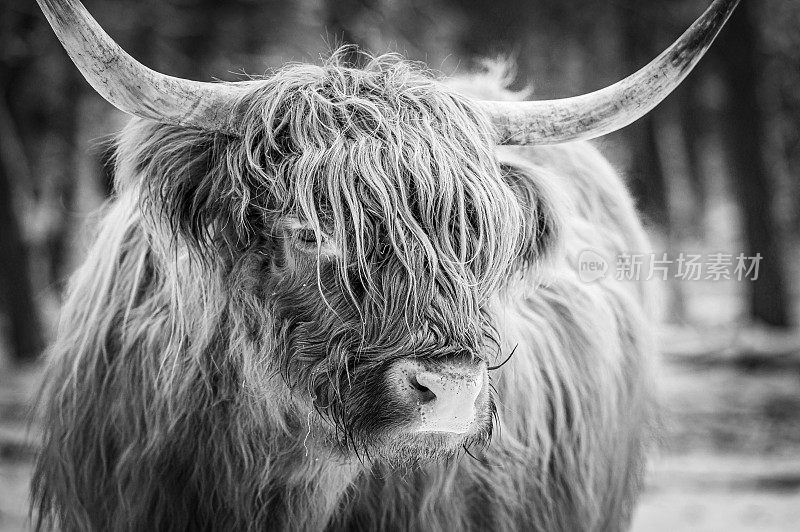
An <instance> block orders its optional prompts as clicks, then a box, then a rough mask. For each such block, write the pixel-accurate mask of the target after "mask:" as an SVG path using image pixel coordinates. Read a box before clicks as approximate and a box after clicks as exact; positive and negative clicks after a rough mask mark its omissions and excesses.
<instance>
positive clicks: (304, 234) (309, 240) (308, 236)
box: [295, 229, 317, 246]
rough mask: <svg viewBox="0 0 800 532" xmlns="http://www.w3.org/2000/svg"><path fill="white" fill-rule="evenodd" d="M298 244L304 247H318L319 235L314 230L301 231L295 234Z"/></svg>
mask: <svg viewBox="0 0 800 532" xmlns="http://www.w3.org/2000/svg"><path fill="white" fill-rule="evenodd" d="M295 238H296V239H297V243H298V244H300V245H302V246H316V245H317V233H316V232H314V230H313V229H300V230H298V231H297V232H296V233H295Z"/></svg>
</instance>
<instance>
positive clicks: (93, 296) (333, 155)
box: [32, 55, 652, 531]
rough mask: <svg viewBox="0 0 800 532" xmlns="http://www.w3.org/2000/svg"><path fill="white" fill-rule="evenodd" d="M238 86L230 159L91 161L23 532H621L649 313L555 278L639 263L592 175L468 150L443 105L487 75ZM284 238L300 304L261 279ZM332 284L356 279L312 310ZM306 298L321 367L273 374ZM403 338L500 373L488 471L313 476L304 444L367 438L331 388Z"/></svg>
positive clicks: (483, 456) (140, 130) (212, 138)
mask: <svg viewBox="0 0 800 532" xmlns="http://www.w3.org/2000/svg"><path fill="white" fill-rule="evenodd" d="M245 83H246V84H247V85H248V86H249V87H250V88H251V90H250V91H249V92H248V95H247V96H245V97H244V98H243V99H242V101H241V109H242V112H243V115H242V116H243V117H244V118H243V120H244V124H245V134H244V136H243V138H241V139H233V138H228V137H225V136H223V135H220V134H212V133H206V132H201V131H194V130H187V129H181V128H177V127H172V126H165V125H156V124H153V123H150V122H145V121H138V120H137V121H134V122H133V123H132V124H131V125H130V126H128V128H126V130H125V131H123V132H122V133H121V135H120V137H119V140H118V148H117V161H116V190H117V197H116V198H115V199H114V201H113V202H112V203H111V204H110V205H109V207H108V211H107V214H106V215H105V218H104V220H103V221H102V223H101V224H100V231H99V234H98V237H97V239H96V241H95V244H94V246H93V247H92V249H91V251H90V253H89V256H88V257H87V259H86V262H85V263H84V265H83V266H82V267H81V268H80V269H79V271H78V272H77V273H76V274H75V276H74V277H73V278H72V280H71V282H70V287H69V296H68V299H67V301H66V303H65V306H64V311H63V317H62V323H61V326H60V332H59V335H58V339H57V341H56V343H55V344H54V345H53V347H52V349H51V353H50V357H51V364H50V368H49V374H48V379H47V382H48V383H49V384H48V386H49V387H48V389H47V390H46V391H45V392H44V394H43V397H44V399H43V401H44V403H43V409H44V426H45V435H44V441H43V445H42V449H41V452H40V455H39V457H38V460H37V464H36V469H35V472H34V478H33V483H32V507H33V514H32V515H33V517H34V520H35V525H36V528H37V529H49V528H51V527H57V528H60V529H64V530H141V529H157V530H162V529H163V530H172V529H175V530H178V529H180V530H186V529H213V530H263V529H276V530H280V529H296V530H321V529H325V528H327V529H341V530H352V529H354V528H357V529H381V530H409V529H417V530H419V529H424V530H442V531H444V530H452V529H463V530H481V529H492V530H520V529H526V530H541V531H553V530H618V529H622V528H624V527H625V526H626V523H627V522H628V520H629V517H630V511H631V507H632V504H633V502H634V500H635V495H636V493H637V491H638V485H639V482H640V480H641V475H642V469H643V463H644V452H645V449H646V446H647V442H648V441H649V438H650V432H651V428H652V427H651V423H650V420H651V418H652V401H651V397H650V392H649V390H650V383H649V381H648V375H649V369H648V367H647V366H648V361H649V359H650V353H651V350H652V346H651V345H650V342H651V340H650V323H649V321H648V309H647V298H648V294H647V293H648V290H649V289H648V288H647V287H646V286H643V285H640V284H635V283H625V282H620V281H616V280H614V279H608V280H606V281H603V282H600V283H596V284H585V283H581V282H580V281H579V280H578V278H577V269H576V267H575V265H576V262H577V256H578V254H579V253H580V251H582V250H583V249H586V248H592V249H595V250H599V251H601V252H603V253H608V254H609V255H613V254H616V253H618V252H621V251H625V252H629V253H630V252H633V251H637V250H641V251H645V250H646V249H647V247H646V246H647V245H646V240H645V238H644V236H643V234H642V232H641V227H640V225H639V222H638V220H637V217H636V214H635V211H634V209H633V206H632V204H631V202H630V199H629V197H628V195H627V192H626V191H625V190H624V187H623V186H622V185H621V183H620V181H619V179H618V177H617V176H616V174H615V173H614V171H613V170H612V169H611V168H610V166H609V165H608V163H607V162H606V161H605V160H604V159H603V158H602V157H601V156H600V155H599V154H598V153H597V152H596V151H595V150H594V149H593V148H592V147H590V146H588V145H584V144H576V145H569V146H563V147H552V148H501V149H497V150H495V147H494V146H493V145H492V138H493V131H492V128H491V125H490V124H489V122H488V121H487V119H486V117H485V116H483V115H482V114H481V113H480V112H479V111H478V110H476V108H475V107H474V106H473V105H472V104H471V103H470V100H469V99H468V98H467V97H464V96H461V95H459V94H458V92H457V90H456V88H460V90H461V91H462V92H463V91H464V90H468V89H465V88H467V87H478V88H479V91H480V94H477V93H474V92H473V93H472V94H471V96H473V97H492V95H493V97H494V98H495V99H514V98H516V97H517V96H515V95H513V93H510V92H508V91H505V89H503V83H502V75H501V71H500V70H499V69H495V70H493V71H492V72H489V73H488V74H486V75H484V76H482V77H480V76H479V77H473V78H470V79H469V80H468V81H452V82H451V84H452V86H453V87H456V88H449V87H448V86H446V85H444V84H443V83H442V82H440V81H438V80H436V79H435V77H433V76H432V75H431V74H429V73H427V72H424V71H422V70H421V69H420V67H418V66H416V65H413V64H411V63H408V62H406V61H403V60H401V59H399V58H397V57H395V56H381V57H378V58H374V59H372V60H371V61H370V62H369V64H368V65H367V66H366V67H365V68H363V69H351V68H346V67H344V66H342V64H341V63H340V60H339V58H338V57H337V56H336V55H334V57H333V58H332V59H331V60H330V61H328V62H327V63H325V64H324V65H322V66H311V65H288V66H286V67H284V68H282V69H280V70H278V71H276V72H275V73H273V75H272V76H270V77H268V78H265V79H256V80H252V81H249V82H245ZM476 90H478V89H476ZM297 227H302V228H308V229H310V230H312V231H313V232H314V234H315V235H316V242H317V244H316V248H317V249H316V254H315V257H313V258H314V259H315V260H313V265H312V266H311V267H312V268H314V269H315V277H316V284H317V286H315V287H306V285H305V284H303V285H302V286H301V285H300V284H299V283H300V281H298V280H296V279H293V278H287V279H283V278H281V279H271V278H269V275H268V272H269V271H271V270H269V268H274V267H276V266H275V265H274V261H275V260H276V259H275V257H277V256H280V255H281V253H280V252H279V250H278V249H277V248H276V247H275V246H283V245H289V244H291V238H290V236H287V235H291V234H293V233H292V231H295V230H296V228H297ZM376 257H378V258H380V257H383V259H381V260H386V261H388V262H387V263H386V264H390V266H387V267H386V268H388V269H389V270H391V273H392V276H393V279H406V280H407V281H403V282H398V281H396V280H387V279H384V278H379V277H377V276H376V272H378V271H382V270H379V269H378V268H377V267H376V264H377V263H376V260H378V259H377V258H376ZM333 261H336V262H339V263H340V264H346V265H350V266H351V269H352V271H354V272H356V274H355V275H348V274H347V273H346V271H347V270H346V269H345V268H340V269H339V270H338V272H339V273H336V274H333V277H334V278H335V290H332V289H331V283H332V282H333V278H331V274H330V271H334V270H332V269H331V268H330V266H329V264H330V263H331V262H333ZM310 262H311V261H309V263H310ZM290 266H292V267H294V268H301V267H303V264H299V263H298V264H291V265H290ZM265 276H266V280H265ZM292 283H296V284H292ZM311 289H313V290H314V291H315V292H316V293H317V294H318V296H317V298H318V299H320V300H321V301H320V302H319V304H318V305H317V307H319V308H318V309H317V310H316V311H315V312H317V314H316V315H319V316H327V318H326V319H328V320H330V321H331V324H326V323H322V324H317V325H318V327H319V328H321V329H322V330H323V332H322V333H319V335H320V339H319V342H318V343H320V344H321V345H319V346H316V345H311V342H310V340H308V342H309V345H308V346H307V349H309V350H311V349H312V348H313V349H319V350H320V351H322V352H325V353H331V354H330V356H329V357H327V359H320V358H315V359H312V358H309V359H308V360H306V359H304V358H303V357H302V356H300V355H299V354H298V353H297V352H290V351H287V345H288V344H292V343H297V341H298V340H297V338H298V337H301V336H302V334H301V333H303V334H306V335H307V336H308V337H309V338H310V337H311V334H312V333H311V332H308V329H307V328H305V329H304V327H306V325H304V324H302V323H301V324H297V325H296V327H295V328H294V329H292V328H289V327H287V326H286V325H285V324H283V323H284V321H285V320H286V319H287V318H285V317H284V316H283V315H282V314H281V310H280V309H281V308H283V307H282V305H283V303H281V301H284V300H287V301H288V300H289V299H291V298H292V297H296V296H293V295H292V294H293V292H302V291H303V290H311ZM337 291H338V292H340V293H343V294H346V299H347V301H346V302H343V301H337V300H336V296H335V294H336V293H337ZM302 293H303V294H306V293H309V294H310V293H312V292H310V291H309V292H302ZM319 294H321V295H322V297H321V298H320V297H319ZM292 301H294V300H292ZM299 304H300V303H297V302H293V303H292V305H299ZM350 307H353V308H355V309H356V314H354V315H352V316H350V315H345V314H344V313H345V312H346V309H347V308H350ZM288 308H292V307H291V305H290V307H288ZM432 308H433V309H434V311H432V310H431V309H432ZM431 312H434V315H431ZM337 313H338V314H337ZM334 321H335V322H336V324H333V322H334ZM342 322H344V323H347V324H349V325H348V327H346V328H344V327H343V326H342V325H341V323H342ZM428 322H432V323H436V326H437V327H439V329H440V330H436V331H433V332H431V334H433V335H434V336H439V337H448V338H458V339H459V342H461V343H463V344H465V345H466V344H470V342H472V343H473V344H475V345H474V346H473V347H475V348H476V349H477V348H478V347H479V346H478V345H477V344H478V343H479V342H484V343H485V342H488V343H492V342H495V343H496V344H497V346H496V347H497V351H498V360H497V361H496V362H499V361H501V360H502V359H503V358H505V357H503V356H502V353H509V352H511V351H512V350H513V349H516V351H515V354H514V356H513V357H512V358H511V359H510V360H509V361H508V363H507V364H505V365H504V366H503V367H502V368H501V369H500V370H498V371H496V372H492V378H493V383H492V384H493V387H494V388H495V389H496V394H495V397H494V400H495V403H496V408H497V416H498V419H499V423H496V425H497V426H496V427H495V431H498V430H499V433H496V434H495V435H494V438H493V440H492V443H491V445H490V446H488V447H485V448H481V447H480V446H474V447H472V448H470V449H468V452H470V453H471V454H473V455H474V456H475V458H474V459H473V458H470V457H469V456H464V455H458V456H455V457H452V458H450V459H448V460H444V461H439V462H436V463H430V464H427V465H421V466H418V467H415V468H411V469H408V470H405V469H402V468H397V467H390V466H389V465H388V464H387V462H385V461H382V460H380V459H377V458H379V457H374V456H372V457H371V456H369V452H370V450H369V447H368V446H365V447H363V448H362V449H361V450H362V452H364V453H366V454H364V455H363V456H361V461H359V460H356V459H354V458H353V456H351V455H348V454H346V453H339V452H337V451H334V450H332V449H336V446H335V445H333V444H332V442H331V441H330V440H328V439H326V438H328V436H325V435H326V434H329V428H326V427H329V425H330V424H331V423H333V424H335V425H336V426H337V431H338V432H337V435H336V438H344V436H345V435H346V434H341V433H350V439H351V440H356V441H357V440H358V437H359V436H358V435H359V434H360V433H361V432H359V431H360V430H361V431H362V432H363V431H364V430H366V428H363V429H358V430H356V429H353V426H354V425H357V424H358V423H359V422H360V423H362V424H365V423H367V421H369V420H372V421H375V420H376V419H378V417H379V415H388V414H391V409H389V410H388V412H380V411H377V410H375V411H372V410H365V411H361V412H360V414H359V413H358V410H357V409H355V410H356V411H355V412H354V408H355V407H354V406H353V404H354V403H359V402H360V403H364V402H369V400H370V397H368V396H367V397H361V396H358V395H353V394H355V392H354V391H353V390H354V389H355V388H353V386H352V384H353V383H355V385H356V387H357V386H358V383H365V382H368V381H369V379H374V377H370V375H373V374H375V372H376V371H377V369H378V368H380V367H382V366H381V364H385V363H386V362H387V360H391V357H392V356H398V354H397V353H401V352H402V349H404V348H407V347H408V344H407V342H408V340H407V338H406V337H408V336H411V334H409V332H410V331H417V330H419V328H420V327H421V325H422V324H425V323H428ZM353 324H357V325H353ZM354 329H355V330H354ZM298 331H300V332H298ZM304 331H306V332H304ZM332 331H334V332H332ZM347 335H349V336H348V337H350V338H355V337H359V338H361V341H360V342H361V344H360V345H355V346H354V345H350V344H347V345H344V346H339V345H338V344H337V342H339V341H340V339H341V337H343V336H347ZM404 342H406V343H404ZM371 346H373V347H374V346H390V347H391V349H389V348H386V349H384V350H383V351H384V352H383V353H382V354H377V353H371V352H370V350H369V348H370V347H371ZM393 350H394V351H393ZM345 352H347V353H352V352H356V353H360V354H359V356H358V357H355V358H354V357H353V356H352V355H345V354H341V353H345ZM336 353H340V354H339V355H335V354H336ZM387 353H388V354H387ZM406 354H407V353H406ZM298 368H301V369H298ZM290 381H295V382H294V383H293V382H290ZM337 405H338V406H337ZM367 407H372V405H367V406H365V407H364V408H367ZM375 408H377V407H375ZM384 410H386V409H384ZM359 416H360V417H359ZM478 443H481V442H478ZM483 443H485V441H484V442H483Z"/></svg>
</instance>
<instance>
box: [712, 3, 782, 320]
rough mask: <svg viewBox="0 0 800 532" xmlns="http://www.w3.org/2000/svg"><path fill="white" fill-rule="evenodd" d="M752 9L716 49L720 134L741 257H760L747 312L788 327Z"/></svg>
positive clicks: (746, 7) (747, 6) (744, 7)
mask: <svg viewBox="0 0 800 532" xmlns="http://www.w3.org/2000/svg"><path fill="white" fill-rule="evenodd" d="M755 8H756V3H754V2H753V1H752V0H749V1H745V2H742V3H741V4H740V5H739V9H738V10H737V11H736V12H735V13H734V14H733V16H732V17H731V20H730V21H729V22H728V25H727V27H726V28H725V29H724V30H723V34H722V36H721V38H720V40H719V42H718V43H717V46H716V52H717V57H718V59H719V61H720V65H721V68H722V75H723V77H724V78H725V81H726V85H727V90H728V102H727V104H728V109H727V112H726V113H725V120H726V122H727V123H726V127H725V128H724V130H725V133H724V137H725V139H724V140H725V142H726V144H727V155H728V158H729V164H730V171H731V174H732V176H731V177H732V179H733V182H734V190H735V192H736V197H737V199H738V201H739V205H740V207H741V211H742V217H743V223H744V228H743V229H744V239H745V250H744V252H745V254H746V255H748V256H755V255H756V253H760V254H761V256H762V257H763V259H762V260H761V262H760V268H759V276H758V279H757V280H756V281H754V282H753V283H752V284H751V285H750V289H751V290H750V296H749V312H750V315H751V316H752V317H753V318H756V319H758V320H761V321H763V322H765V323H767V324H769V325H774V326H779V327H787V326H789V325H790V311H789V298H788V297H787V292H786V288H787V284H786V277H785V271H784V254H783V249H782V247H781V239H780V235H779V231H778V227H777V226H776V223H775V221H774V219H773V201H772V191H773V186H772V181H771V179H770V176H769V165H768V162H767V160H766V153H765V149H766V148H765V143H766V136H765V131H766V129H765V128H766V124H765V117H764V115H763V111H762V107H761V105H760V103H759V87H758V85H759V80H760V79H761V76H762V70H761V64H762V59H761V57H760V55H759V50H760V42H759V36H758V31H757V27H756V21H755Z"/></svg>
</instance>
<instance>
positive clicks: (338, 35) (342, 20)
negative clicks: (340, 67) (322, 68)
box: [324, 0, 370, 65]
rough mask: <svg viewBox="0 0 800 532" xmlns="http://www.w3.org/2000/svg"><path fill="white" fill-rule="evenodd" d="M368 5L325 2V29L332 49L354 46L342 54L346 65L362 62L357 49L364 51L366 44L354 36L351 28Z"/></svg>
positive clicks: (365, 0) (352, 0) (364, 0)
mask: <svg viewBox="0 0 800 532" xmlns="http://www.w3.org/2000/svg"><path fill="white" fill-rule="evenodd" d="M369 3H370V0H344V1H334V0H325V14H324V17H325V28H326V29H327V31H328V33H329V34H330V39H331V41H332V42H331V45H332V47H333V48H334V49H335V48H337V47H338V46H340V45H354V46H355V48H352V49H349V50H347V51H346V52H345V54H344V59H345V61H346V62H347V64H351V65H359V64H360V62H361V61H362V60H363V58H360V57H359V54H358V49H361V50H365V49H366V46H365V44H366V43H364V42H363V40H362V39H361V37H360V36H359V35H356V33H355V32H354V31H353V26H354V21H357V20H358V18H359V16H360V14H361V12H362V11H364V10H365V9H369V8H370V5H369Z"/></svg>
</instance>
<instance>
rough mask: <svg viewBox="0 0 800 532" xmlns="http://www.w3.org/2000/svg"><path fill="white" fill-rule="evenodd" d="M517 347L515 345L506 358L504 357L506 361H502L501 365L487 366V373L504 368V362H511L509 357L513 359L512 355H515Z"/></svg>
mask: <svg viewBox="0 0 800 532" xmlns="http://www.w3.org/2000/svg"><path fill="white" fill-rule="evenodd" d="M517 347H519V344H517V345H515V346H514V349H512V350H511V352H510V353H509V354H508V357H506V359H505V360H504V361H503V362H502V363H501V364H498V365H496V366H489V368H488V370H489V371H494V370H496V369H500V368H502V367H503V366H505V365H506V362H508V361H509V360H511V357H513V356H514V353H516V352H517Z"/></svg>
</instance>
